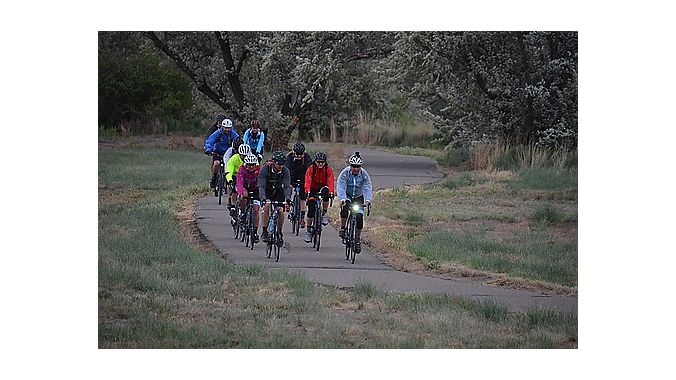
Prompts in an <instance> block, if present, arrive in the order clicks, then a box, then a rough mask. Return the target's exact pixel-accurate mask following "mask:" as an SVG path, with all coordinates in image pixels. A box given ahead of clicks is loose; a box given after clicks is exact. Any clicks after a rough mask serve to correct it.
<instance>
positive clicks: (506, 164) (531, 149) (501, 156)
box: [469, 143, 577, 171]
mask: <svg viewBox="0 0 676 380" xmlns="http://www.w3.org/2000/svg"><path fill="white" fill-rule="evenodd" d="M576 155H577V152H576V151H570V150H564V149H562V150H549V149H546V148H543V147H540V146H536V145H533V144H531V145H518V146H514V145H509V144H504V143H485V144H476V145H474V146H473V147H472V149H471V150H470V161H469V167H470V169H472V170H487V171H498V170H504V169H515V168H531V169H532V168H543V167H547V166H552V167H554V168H557V169H562V168H564V167H565V166H566V164H567V163H568V162H569V161H570V160H571V159H573V158H574V156H576Z"/></svg>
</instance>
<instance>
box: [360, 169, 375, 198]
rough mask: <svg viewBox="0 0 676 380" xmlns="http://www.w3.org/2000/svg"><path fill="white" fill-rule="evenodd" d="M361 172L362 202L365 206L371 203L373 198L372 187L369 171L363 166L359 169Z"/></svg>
mask: <svg viewBox="0 0 676 380" xmlns="http://www.w3.org/2000/svg"><path fill="white" fill-rule="evenodd" d="M361 172H362V173H363V175H364V204H365V205H366V206H370V205H371V200H372V199H373V188H372V185H371V176H369V173H368V172H367V171H366V170H364V168H362V169H361Z"/></svg>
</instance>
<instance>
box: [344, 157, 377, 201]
mask: <svg viewBox="0 0 676 380" xmlns="http://www.w3.org/2000/svg"><path fill="white" fill-rule="evenodd" d="M336 189H337V191H336V192H337V193H338V198H340V200H341V201H342V200H344V199H348V198H350V199H354V198H357V197H358V196H360V195H362V194H363V195H364V202H366V201H369V202H371V200H372V199H373V188H372V186H371V177H370V176H369V173H367V172H366V170H364V168H361V170H360V171H359V174H357V175H352V168H351V167H350V166H348V167H346V168H345V169H343V171H341V172H340V175H339V176H338V183H337V184H336Z"/></svg>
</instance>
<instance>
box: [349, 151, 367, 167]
mask: <svg viewBox="0 0 676 380" xmlns="http://www.w3.org/2000/svg"><path fill="white" fill-rule="evenodd" d="M347 162H349V163H350V165H359V166H361V165H362V164H363V163H364V160H362V159H361V157H359V152H354V154H353V155H351V156H350V159H349V160H348V161H347Z"/></svg>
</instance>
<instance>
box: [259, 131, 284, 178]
mask: <svg viewBox="0 0 676 380" xmlns="http://www.w3.org/2000/svg"><path fill="white" fill-rule="evenodd" d="M258 133H260V134H261V137H260V138H259V139H258V145H256V152H257V153H256V154H260V153H261V152H263V143H264V141H265V133H263V130H262V129H260V130H259V131H258ZM289 170H291V169H289Z"/></svg>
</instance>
